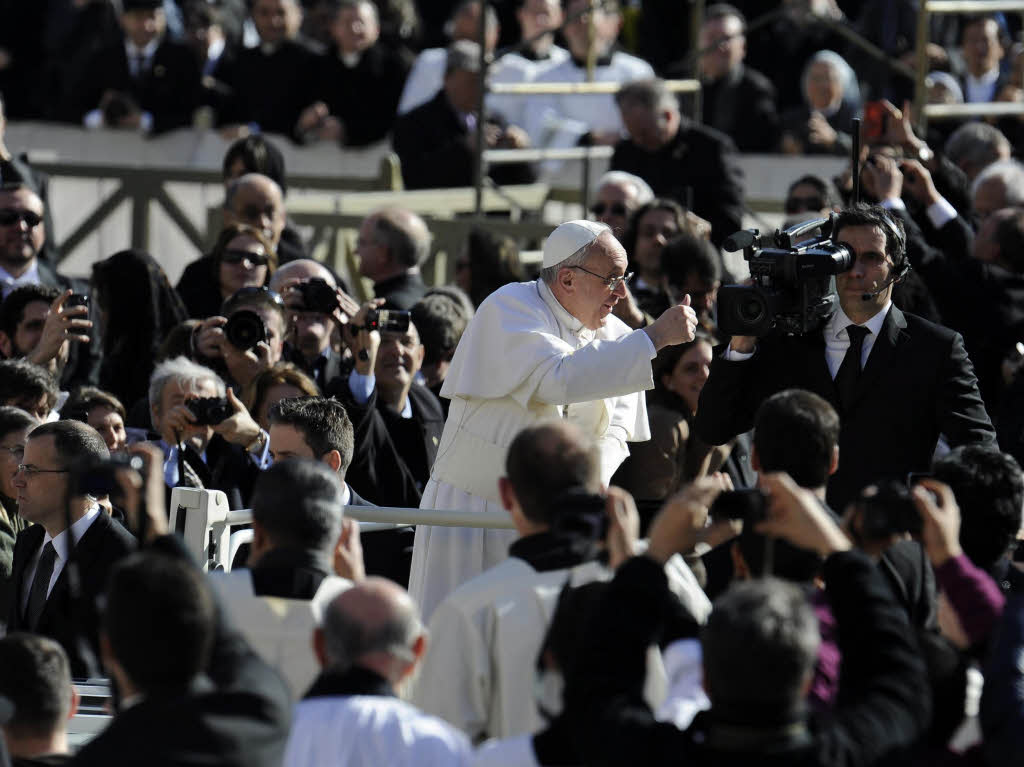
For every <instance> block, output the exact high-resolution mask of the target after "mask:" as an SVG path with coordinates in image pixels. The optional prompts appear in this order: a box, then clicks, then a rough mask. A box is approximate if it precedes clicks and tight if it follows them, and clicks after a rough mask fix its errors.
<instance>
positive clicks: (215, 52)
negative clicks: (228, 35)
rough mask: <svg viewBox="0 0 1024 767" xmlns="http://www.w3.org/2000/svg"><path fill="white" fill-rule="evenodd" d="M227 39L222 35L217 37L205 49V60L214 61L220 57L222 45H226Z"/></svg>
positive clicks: (222, 49) (222, 51) (222, 50)
mask: <svg viewBox="0 0 1024 767" xmlns="http://www.w3.org/2000/svg"><path fill="white" fill-rule="evenodd" d="M227 42H228V41H227V40H225V39H224V38H223V37H218V38H217V39H216V40H214V41H213V42H212V43H210V45H209V47H208V48H207V49H206V60H207V61H214V60H216V59H219V58H220V55H221V54H222V53H224V46H225V45H227Z"/></svg>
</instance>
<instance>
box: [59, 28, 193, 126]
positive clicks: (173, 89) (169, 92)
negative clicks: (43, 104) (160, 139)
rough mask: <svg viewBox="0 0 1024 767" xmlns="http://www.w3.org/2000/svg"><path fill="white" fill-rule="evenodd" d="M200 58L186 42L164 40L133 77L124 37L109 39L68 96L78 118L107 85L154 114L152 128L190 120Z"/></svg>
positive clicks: (177, 124) (107, 89)
mask: <svg viewBox="0 0 1024 767" xmlns="http://www.w3.org/2000/svg"><path fill="white" fill-rule="evenodd" d="M200 76H201V73H200V70H199V62H197V61H196V58H195V56H194V55H193V54H192V51H191V50H189V49H188V48H187V47H186V46H184V45H182V44H180V43H175V42H172V41H171V40H166V39H165V40H164V41H163V42H161V43H160V45H159V47H158V48H157V49H156V52H155V53H154V54H153V59H152V61H151V62H150V65H149V69H148V70H147V71H146V72H145V73H143V75H142V76H141V77H138V78H134V77H132V75H131V68H130V66H129V64H128V54H127V52H126V50H125V45H124V41H123V40H118V41H117V42H116V43H113V44H111V45H108V46H106V47H104V48H102V49H100V50H99V51H97V53H96V54H95V55H94V56H93V58H92V59H91V60H90V61H89V63H88V64H87V65H86V67H85V69H84V70H83V71H82V73H81V78H80V80H79V83H78V86H77V87H76V88H75V90H74V92H73V94H72V98H73V99H74V100H75V102H74V103H75V109H74V115H75V119H76V120H78V121H79V122H80V121H81V119H82V117H83V116H84V115H85V114H86V112H88V111H89V110H91V109H95V108H97V107H98V106H99V105H100V101H101V99H102V98H103V94H104V93H105V92H106V91H117V92H119V93H126V94H128V95H130V96H132V98H134V99H135V101H136V103H137V104H138V105H139V108H140V109H142V111H144V112H149V113H150V114H152V115H153V133H154V134H156V133H163V132H165V131H169V130H174V129H175V128H181V127H185V126H188V125H191V124H192V113H193V112H194V111H195V109H196V107H197V106H199V96H200V89H199V82H200Z"/></svg>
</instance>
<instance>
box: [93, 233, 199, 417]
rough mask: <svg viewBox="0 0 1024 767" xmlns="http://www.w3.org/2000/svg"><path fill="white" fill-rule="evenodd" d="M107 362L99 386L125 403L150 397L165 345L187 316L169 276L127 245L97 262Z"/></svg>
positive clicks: (96, 285) (96, 298) (96, 289)
mask: <svg viewBox="0 0 1024 767" xmlns="http://www.w3.org/2000/svg"><path fill="white" fill-rule="evenodd" d="M92 295H93V301H95V302H96V306H97V308H98V309H99V320H100V327H101V333H102V339H103V343H102V348H103V362H102V364H101V366H100V377H99V385H100V388H101V389H103V390H104V391H108V392H110V393H111V394H113V395H114V396H115V397H117V398H118V399H119V400H121V401H122V402H135V401H136V400H137V399H139V398H141V397H145V396H146V394H147V391H148V388H149V375H150V373H151V372H152V371H153V365H154V360H155V357H156V353H157V350H158V349H159V348H160V344H161V343H163V340H164V337H165V336H166V335H167V334H168V333H169V332H170V331H171V329H172V328H173V327H174V326H175V325H177V324H178V323H179V322H182V321H183V320H184V319H185V318H186V317H187V316H188V315H187V314H186V311H185V306H184V304H183V303H182V301H181V299H180V298H179V297H178V294H177V293H176V292H175V290H174V288H172V287H171V283H170V282H168V280H167V275H166V274H164V270H163V269H161V268H160V264H158V263H157V262H156V260H155V259H154V258H153V257H152V256H151V255H149V253H146V252H144V251H141V250H122V251H121V252H120V253H115V254H114V255H112V256H111V257H110V258H108V259H105V260H103V261H100V262H98V263H96V264H94V265H93V267H92Z"/></svg>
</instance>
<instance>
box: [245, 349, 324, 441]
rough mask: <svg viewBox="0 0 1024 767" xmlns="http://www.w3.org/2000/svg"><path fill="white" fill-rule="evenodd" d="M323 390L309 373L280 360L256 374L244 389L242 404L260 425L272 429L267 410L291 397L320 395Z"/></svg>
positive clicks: (262, 427)
mask: <svg viewBox="0 0 1024 767" xmlns="http://www.w3.org/2000/svg"><path fill="white" fill-rule="evenodd" d="M319 396H320V390H319V389H318V388H317V385H316V383H315V382H314V381H313V379H312V378H310V377H309V376H308V375H306V374H305V373H303V372H302V371H301V370H299V368H298V367H297V366H296V365H293V364H292V363H290V362H278V363H277V364H275V365H273V366H271V367H269V368H267V369H266V370H264V371H263V372H262V373H260V374H259V375H257V376H256V377H255V378H254V379H252V381H250V382H249V385H248V386H246V387H245V389H244V390H243V391H242V404H243V405H245V408H246V410H248V411H249V413H251V414H252V417H253V418H255V419H256V423H258V424H259V425H260V428H261V429H265V430H267V431H269V430H270V421H269V420H268V419H267V413H269V412H270V408H271V407H273V406H274V405H276V404H277V403H278V402H280V401H281V400H283V399H287V398H289V397H319Z"/></svg>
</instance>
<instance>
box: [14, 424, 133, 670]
mask: <svg viewBox="0 0 1024 767" xmlns="http://www.w3.org/2000/svg"><path fill="white" fill-rule="evenodd" d="M109 457H110V453H109V451H108V450H107V446H106V444H105V443H104V442H103V438H102V437H101V436H100V435H99V433H98V432H97V431H96V430H95V429H93V428H92V427H91V426H88V425H87V424H84V423H80V422H78V421H54V422H53V423H47V424H43V425H42V426H38V427H36V428H35V429H34V430H33V431H32V432H31V433H30V434H29V435H28V440H27V441H26V442H25V452H24V454H23V457H22V459H21V463H20V464H19V465H18V470H17V473H16V474H15V475H14V481H13V484H14V488H15V489H16V490H17V501H18V512H19V514H20V515H21V516H22V517H24V518H25V519H26V520H27V521H29V522H34V523H35V524H34V525H32V526H31V527H29V528H27V529H25V530H23V531H22V532H21V533H19V534H18V539H17V541H16V542H15V544H14V563H13V569H12V576H11V583H12V587H13V590H14V594H13V599H12V604H11V607H10V610H9V612H8V620H7V631H8V633H12V632H14V631H31V632H33V633H35V634H41V635H43V636H46V637H50V638H51V639H54V640H55V641H57V642H60V644H61V645H62V646H63V647H64V650H65V651H66V652H67V654H68V659H69V660H70V661H71V675H72V676H73V677H76V678H80V677H87V676H95V675H96V674H97V673H98V672H99V668H98V667H97V665H96V663H97V660H96V659H97V658H98V657H99V639H98V617H97V615H96V608H95V603H96V598H97V596H98V595H99V594H101V593H103V590H104V588H105V586H106V580H107V574H108V573H109V572H110V570H111V568H112V567H113V566H114V564H115V563H116V562H117V561H118V560H119V559H121V558H122V557H124V556H126V555H128V554H129V553H131V552H132V551H134V549H135V539H134V538H133V537H132V535H131V533H129V532H128V531H127V530H125V529H124V528H123V527H121V525H120V524H118V523H117V522H115V521H113V520H112V519H111V518H110V516H109V515H108V514H106V513H105V512H104V511H103V510H102V509H101V508H100V506H99V505H98V504H97V503H96V499H95V498H93V497H92V496H88V495H78V496H73V495H70V493H71V492H72V490H71V486H70V470H69V467H70V466H71V465H72V464H74V463H76V462H78V461H97V460H105V459H107V458H109ZM69 520H70V522H71V536H73V538H74V541H73V542H72V541H69V539H68V538H69V536H68V522H69ZM72 548H73V550H74V560H75V562H76V564H77V571H78V572H77V574H78V589H77V594H74V595H73V594H72V588H71V586H70V585H69V576H68V572H67V567H66V565H67V563H68V559H69V554H70V551H71V550H72ZM73 596H76V597H77V598H74V599H73ZM79 638H84V639H85V640H86V642H87V643H88V645H89V649H90V650H91V653H92V658H89V657H88V656H87V653H84V652H83V647H82V645H81V644H80V643H79V641H78V639H79Z"/></svg>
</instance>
